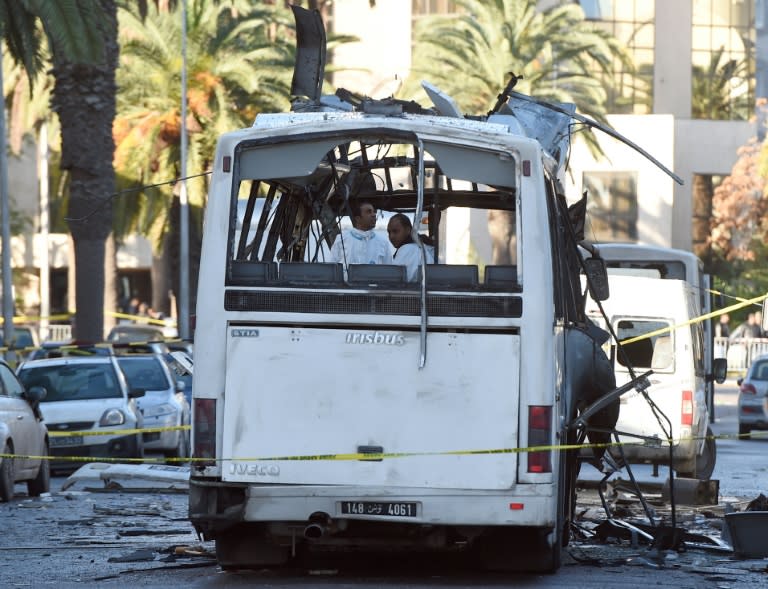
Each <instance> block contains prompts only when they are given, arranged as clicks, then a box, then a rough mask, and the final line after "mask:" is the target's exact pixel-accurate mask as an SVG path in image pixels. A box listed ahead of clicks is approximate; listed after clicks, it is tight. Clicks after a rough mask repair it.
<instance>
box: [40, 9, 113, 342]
mask: <svg viewBox="0 0 768 589" xmlns="http://www.w3.org/2000/svg"><path fill="white" fill-rule="evenodd" d="M81 1H82V0H81ZM82 4H83V5H84V6H85V5H86V4H87V5H88V7H89V8H90V9H91V12H93V7H94V4H96V6H98V13H99V18H98V21H97V22H96V23H95V29H94V30H95V31H97V32H98V34H99V35H100V36H101V40H102V44H103V45H102V53H101V55H100V57H99V59H98V60H97V61H95V62H93V63H80V62H77V61H73V60H71V59H70V58H69V57H68V56H67V55H65V54H62V53H61V52H57V51H56V50H54V51H53V76H54V78H55V80H56V83H55V85H54V89H53V98H52V100H51V105H52V107H53V109H54V110H55V111H56V113H57V114H58V115H59V122H60V124H61V146H62V147H61V164H60V166H61V168H62V169H63V170H66V171H67V172H68V176H69V209H68V216H67V224H68V226H69V230H70V233H71V234H72V240H73V242H74V249H75V305H76V315H75V325H74V330H73V331H74V335H75V337H76V338H78V339H81V340H88V341H100V340H102V339H103V338H104V284H105V273H104V260H105V242H106V240H107V237H108V236H109V234H110V232H111V230H112V223H111V221H112V202H111V195H112V194H113V193H114V191H115V173H114V168H113V165H112V159H113V154H114V151H115V147H114V140H113V138H112V124H113V122H114V118H115V96H116V94H117V86H116V84H115V70H116V69H117V60H118V53H119V51H118V45H117V6H116V4H115V0H98V2H96V3H94V2H88V3H86V2H82Z"/></svg>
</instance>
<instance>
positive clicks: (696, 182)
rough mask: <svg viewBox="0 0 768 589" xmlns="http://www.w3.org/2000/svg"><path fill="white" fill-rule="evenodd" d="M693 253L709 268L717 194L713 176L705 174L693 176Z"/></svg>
mask: <svg viewBox="0 0 768 589" xmlns="http://www.w3.org/2000/svg"><path fill="white" fill-rule="evenodd" d="M692 191H693V196H692V198H693V220H692V223H693V227H692V232H691V233H692V238H693V253H694V254H696V255H697V256H699V258H701V260H702V261H703V262H704V267H705V268H709V266H710V263H711V261H712V260H711V259H712V248H711V245H710V242H709V238H710V235H711V229H710V221H711V219H712V197H713V195H714V193H715V189H714V186H713V184H712V176H709V175H704V174H694V175H693V186H692Z"/></svg>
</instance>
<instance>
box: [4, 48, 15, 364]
mask: <svg viewBox="0 0 768 589" xmlns="http://www.w3.org/2000/svg"><path fill="white" fill-rule="evenodd" d="M2 64H3V52H2V46H0V94H2V89H3V66H2ZM0 201H1V202H0V216H2V219H1V220H0V223H1V224H2V242H3V243H2V246H3V256H2V268H3V345H4V346H5V347H6V348H7V347H10V344H11V342H13V280H12V276H11V211H10V207H9V206H8V151H7V149H6V141H5V100H3V102H2V106H1V107H0ZM5 357H6V359H7V360H8V361H9V362H14V361H15V357H16V355H15V353H14V352H13V351H12V350H11V351H8V352H6V355H5Z"/></svg>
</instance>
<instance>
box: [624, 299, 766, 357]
mask: <svg viewBox="0 0 768 589" xmlns="http://www.w3.org/2000/svg"><path fill="white" fill-rule="evenodd" d="M765 299H768V294H764V295H760V296H757V297H754V298H752V299H744V300H742V301H741V302H740V303H735V304H733V305H731V306H729V307H724V308H722V309H718V310H717V311H712V312H711V313H706V314H704V315H700V316H698V317H694V318H693V319H689V320H688V321H685V322H683V323H678V324H677V325H672V326H671V327H663V328H661V329H656V330H655V331H649V332H648V333H644V334H642V335H638V336H635V337H630V338H627V339H625V340H621V342H620V343H621V344H622V345H627V344H631V343H634V342H637V341H640V340H642V339H646V338H649V337H653V336H656V335H661V334H662V333H668V332H672V331H675V330H676V329H679V328H681V327H687V326H688V325H691V324H693V323H699V322H701V321H706V320H707V319H712V318H713V317H719V316H720V315H723V314H724V313H730V312H732V311H735V310H737V309H741V308H743V307H747V306H749V305H753V304H755V303H759V302H760V301H762V300H765Z"/></svg>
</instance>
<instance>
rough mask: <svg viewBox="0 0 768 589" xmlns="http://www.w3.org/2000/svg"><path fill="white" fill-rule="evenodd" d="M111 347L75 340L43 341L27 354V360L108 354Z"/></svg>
mask: <svg viewBox="0 0 768 589" xmlns="http://www.w3.org/2000/svg"><path fill="white" fill-rule="evenodd" d="M112 353H113V352H112V349H111V346H110V345H109V344H79V343H75V342H43V344H42V345H41V346H40V347H39V348H35V349H34V350H32V351H31V352H30V353H29V354H28V355H27V358H26V359H27V360H40V359H42V358H63V357H65V356H73V357H78V356H79V357H83V356H110V355H111V354H112Z"/></svg>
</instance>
